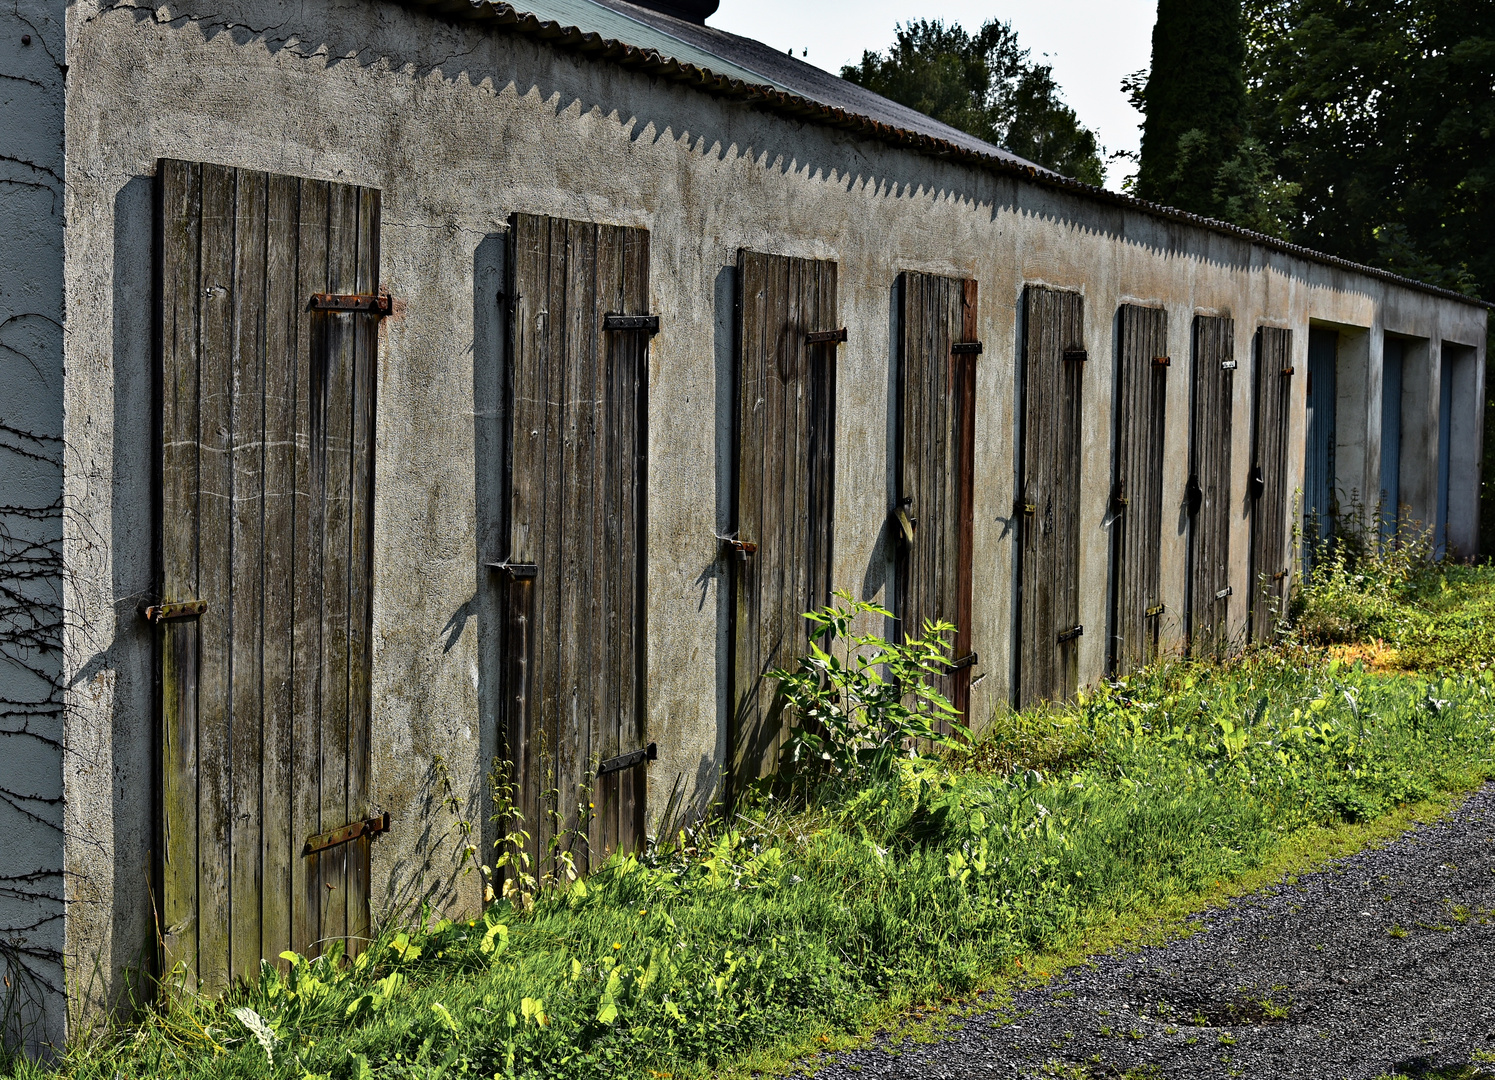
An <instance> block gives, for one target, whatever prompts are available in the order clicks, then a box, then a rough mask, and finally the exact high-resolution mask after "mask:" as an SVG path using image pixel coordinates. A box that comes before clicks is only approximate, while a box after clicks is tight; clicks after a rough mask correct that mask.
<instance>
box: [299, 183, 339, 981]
mask: <svg viewBox="0 0 1495 1080" xmlns="http://www.w3.org/2000/svg"><path fill="white" fill-rule="evenodd" d="M329 191H330V187H329V185H328V184H325V183H319V182H316V181H311V180H303V181H300V182H299V183H298V194H297V200H298V206H297V214H298V225H299V230H298V232H297V234H296V292H295V296H294V297H293V300H294V302H295V305H296V308H295V310H296V311H297V319H296V323H295V335H296V336H295V354H294V368H293V375H292V379H291V408H292V417H293V428H292V430H293V432H294V437H293V444H294V445H293V454H294V461H293V468H294V470H295V488H294V491H295V497H294V506H293V512H292V520H291V534H292V538H291V544H292V566H291V588H290V602H291V626H292V630H291V633H292V641H291V669H292V670H291V701H292V705H291V708H292V715H293V717H294V721H293V724H292V731H291V759H292V768H291V836H290V841H291V854H292V862H291V942H292V945H291V948H292V949H294V950H295V951H296V952H299V953H301V954H302V955H305V956H312V955H315V954H316V952H317V951H318V942H319V941H320V940H321V937H322V898H323V896H324V894H325V890H324V889H323V887H322V863H321V859H320V857H319V856H316V855H311V856H308V855H304V854H303V853H302V852H303V845H304V844H305V843H306V840H307V838H309V837H312V836H315V835H316V834H317V833H319V832H321V831H322V629H323V627H322V593H323V588H324V583H323V577H322V558H323V546H322V536H323V534H324V532H325V528H326V515H327V508H326V488H325V484H324V476H325V473H326V457H325V453H326V441H325V437H324V424H325V420H326V416H325V402H326V398H327V362H326V360H327V346H328V343H327V316H326V315H324V314H321V313H310V312H307V311H306V310H305V309H306V303H307V301H308V300H309V298H310V297H311V295H312V294H313V293H319V292H326V291H327V290H328V287H329V286H328V277H327V215H328V211H329V206H328V194H329Z"/></svg>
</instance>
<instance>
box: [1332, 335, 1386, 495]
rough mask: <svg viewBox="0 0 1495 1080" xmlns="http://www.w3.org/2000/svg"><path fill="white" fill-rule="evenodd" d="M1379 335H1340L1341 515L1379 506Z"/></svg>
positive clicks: (1337, 474)
mask: <svg viewBox="0 0 1495 1080" xmlns="http://www.w3.org/2000/svg"><path fill="white" fill-rule="evenodd" d="M1381 357H1382V342H1381V335H1380V334H1378V333H1375V334H1373V333H1371V332H1370V330H1368V329H1359V328H1345V327H1341V328H1340V331H1339V349H1338V351H1337V353H1336V357H1335V365H1334V369H1335V370H1334V375H1335V386H1336V393H1335V419H1336V426H1335V450H1334V488H1335V493H1336V496H1337V498H1338V501H1339V510H1340V513H1341V514H1348V513H1350V512H1351V508H1352V506H1353V504H1354V503H1355V502H1356V500H1358V501H1359V503H1360V506H1361V507H1362V508H1365V507H1368V506H1370V505H1372V504H1374V503H1375V500H1376V494H1377V492H1378V491H1379V490H1380V471H1381V464H1380V463H1381Z"/></svg>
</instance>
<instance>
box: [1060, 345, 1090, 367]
mask: <svg viewBox="0 0 1495 1080" xmlns="http://www.w3.org/2000/svg"><path fill="white" fill-rule="evenodd" d="M1064 359H1065V360H1066V361H1073V362H1074V363H1076V364H1083V363H1085V362H1087V361H1088V360H1089V359H1090V354H1089V353H1088V352H1086V351H1085V350H1084V349H1065V350H1064Z"/></svg>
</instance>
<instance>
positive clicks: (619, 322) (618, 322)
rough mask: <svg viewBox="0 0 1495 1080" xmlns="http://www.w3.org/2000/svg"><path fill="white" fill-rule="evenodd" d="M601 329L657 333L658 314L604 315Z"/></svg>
mask: <svg viewBox="0 0 1495 1080" xmlns="http://www.w3.org/2000/svg"><path fill="white" fill-rule="evenodd" d="M602 329H603V330H605V331H610V332H612V331H625V330H631V331H634V332H636V333H641V334H657V333H659V316H658V315H611V314H609V315H604V316H602Z"/></svg>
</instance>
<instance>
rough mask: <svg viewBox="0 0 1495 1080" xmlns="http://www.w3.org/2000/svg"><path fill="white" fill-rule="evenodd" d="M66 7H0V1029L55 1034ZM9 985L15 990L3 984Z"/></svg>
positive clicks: (10, 1033) (35, 1042) (19, 1040)
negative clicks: (0, 84) (1, 79)
mask: <svg viewBox="0 0 1495 1080" xmlns="http://www.w3.org/2000/svg"><path fill="white" fill-rule="evenodd" d="M65 19H66V8H65V5H64V4H63V3H62V2H61V0H16V2H14V3H12V4H10V5H7V7H6V9H5V10H4V11H3V12H0V74H3V75H4V76H5V87H6V92H5V96H4V98H3V99H0V100H3V104H0V507H4V508H5V509H4V510H3V511H0V584H3V585H4V589H3V591H0V837H3V840H0V973H3V975H4V980H5V982H4V985H5V989H4V990H0V1010H6V1009H7V1004H8V1003H11V1002H13V1004H11V1005H10V1007H9V1009H8V1011H0V1039H3V1040H4V1041H5V1043H6V1045H7V1047H8V1048H15V1047H17V1046H18V1045H23V1046H25V1047H26V1048H27V1049H28V1050H30V1051H32V1052H36V1051H37V1050H39V1049H41V1048H43V1047H44V1046H46V1045H48V1044H52V1045H60V1044H61V1043H62V1041H63V1040H64V1039H65V1038H66V1034H67V1029H66V1019H65V1008H64V999H63V991H64V983H63V968H62V957H63V952H64V948H65V938H64V916H65V912H64V905H65V902H66V896H65V891H64V874H63V867H64V856H65V852H64V844H63V835H64V830H63V797H62V796H63V788H62V773H63V740H64V729H65V724H64V702H63V689H62V665H63V648H62V627H63V602H64V590H63V572H62V559H63V550H62V548H63V513H62V508H63V464H64V462H63V438H62V436H63V426H62V425H63V409H62V402H63V225H64V205H63V200H64V189H63V168H64V156H63V104H64V97H63V89H64V75H65V71H66V55H65V48H66V34H65ZM12 994H15V995H16V996H15V997H14V998H12V997H11V995H12Z"/></svg>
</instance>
